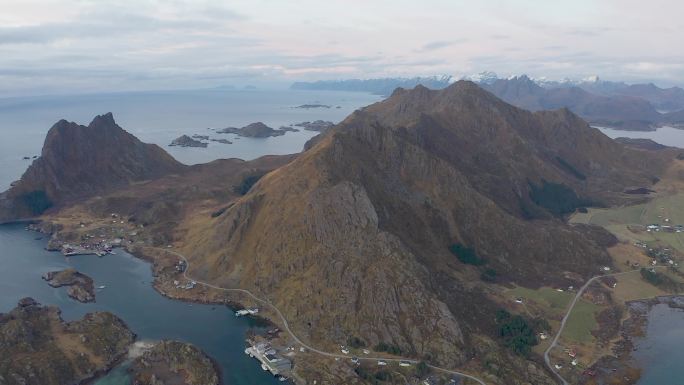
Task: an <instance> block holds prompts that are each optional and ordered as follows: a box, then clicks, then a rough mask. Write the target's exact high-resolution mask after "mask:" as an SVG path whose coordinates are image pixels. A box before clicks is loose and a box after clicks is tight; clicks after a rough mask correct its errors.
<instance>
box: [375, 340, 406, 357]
mask: <svg viewBox="0 0 684 385" xmlns="http://www.w3.org/2000/svg"><path fill="white" fill-rule="evenodd" d="M374 350H375V351H376V352H385V353H389V354H393V355H395V356H400V355H401V348H400V347H398V346H396V345H392V344H388V343H387V342H380V343H378V344H377V345H375V348H374Z"/></svg>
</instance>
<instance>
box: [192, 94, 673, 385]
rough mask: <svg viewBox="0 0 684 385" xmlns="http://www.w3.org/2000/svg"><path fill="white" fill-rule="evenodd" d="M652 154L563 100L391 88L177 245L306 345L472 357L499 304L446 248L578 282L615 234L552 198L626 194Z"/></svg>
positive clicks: (507, 270)
mask: <svg viewBox="0 0 684 385" xmlns="http://www.w3.org/2000/svg"><path fill="white" fill-rule="evenodd" d="M664 164H665V161H664V160H663V159H660V158H657V157H656V156H651V155H644V154H642V153H641V152H637V151H633V150H629V149H626V148H625V147H623V146H622V145H620V144H617V143H615V142H613V141H612V140H610V139H609V138H607V137H605V136H603V135H602V134H601V133H600V132H598V131H597V130H594V129H592V128H590V127H589V126H588V125H587V124H586V123H585V122H584V121H582V120H581V119H579V118H578V117H577V116H575V115H574V114H572V113H570V112H569V111H567V110H561V111H555V112H541V113H530V112H528V111H524V110H520V109H517V108H515V107H513V106H510V105H508V104H506V103H504V102H502V101H501V100H499V99H497V98H496V97H494V96H493V95H491V94H489V93H488V92H485V91H483V90H481V89H480V88H478V87H477V86H476V85H474V84H472V83H468V82H459V83H456V84H454V85H452V86H450V87H449V88H447V89H445V90H441V91H430V90H428V89H426V88H424V87H416V88H415V89H414V90H410V91H406V90H398V91H396V92H395V93H394V94H393V95H392V97H390V98H389V99H387V100H385V101H383V102H380V103H377V104H375V105H372V106H369V107H367V108H365V109H363V110H362V111H359V112H357V113H355V114H353V115H352V116H350V117H349V118H347V119H346V120H345V121H344V122H342V123H341V124H340V125H339V126H337V127H335V128H334V129H332V131H330V132H329V133H328V134H327V135H325V136H323V137H321V138H320V139H318V140H317V141H315V142H314V143H313V144H311V145H310V148H309V149H308V150H307V151H306V152H304V153H303V154H302V155H300V156H299V157H298V158H297V159H296V160H294V161H293V162H292V163H290V164H288V165H286V166H284V167H282V168H280V169H277V170H275V171H273V172H271V173H269V174H267V175H266V176H264V177H263V178H262V179H261V180H260V181H259V182H258V183H257V184H256V185H255V186H254V187H253V188H252V190H251V191H250V193H248V194H247V195H246V196H245V197H243V198H241V199H240V200H238V201H237V202H236V204H234V205H232V206H231V207H229V208H227V210H225V212H223V213H222V214H221V215H219V216H217V217H216V218H214V219H212V220H211V222H209V223H207V224H206V226H196V227H194V228H193V229H192V230H190V234H189V236H188V238H187V239H188V240H192V242H189V243H188V244H187V250H186V252H187V255H191V256H192V257H193V260H192V263H191V266H193V271H192V274H195V275H203V276H205V277H206V278H207V279H209V280H213V281H214V282H217V283H220V284H223V285H234V286H239V287H247V288H251V289H253V290H255V291H257V292H260V293H262V294H263V295H266V296H267V297H269V298H271V299H272V300H273V301H274V302H275V303H276V304H277V305H278V306H279V307H280V308H281V309H283V310H284V313H285V316H286V317H287V318H288V320H290V326H291V327H292V328H293V329H294V330H295V332H296V333H298V334H299V335H302V336H305V338H307V339H310V340H313V341H314V342H318V343H333V342H336V343H345V342H346V341H348V340H349V338H352V337H357V338H359V339H361V340H362V341H364V342H365V343H366V344H367V345H369V346H375V345H376V344H378V343H380V342H385V343H389V344H391V345H394V346H398V347H399V348H400V349H401V350H402V352H404V353H405V354H409V355H413V356H416V357H431V359H432V360H434V361H436V362H441V363H448V364H449V365H451V366H455V365H458V364H461V363H463V362H465V360H466V357H470V356H472V355H476V356H477V355H480V354H485V353H484V352H482V351H478V349H479V348H477V347H476V346H479V344H477V343H474V341H477V340H478V338H480V337H479V336H483V335H484V336H488V335H489V336H491V335H493V334H494V330H495V325H493V319H494V316H493V314H494V312H495V311H496V309H497V307H498V305H497V303H496V302H495V301H494V300H492V298H491V297H490V295H489V294H488V289H487V286H486V285H484V284H482V282H481V281H480V279H479V276H480V270H478V268H474V267H472V266H468V265H466V264H464V263H462V262H461V261H459V260H458V259H457V258H456V257H455V256H453V255H451V254H450V253H449V251H448V248H449V246H450V245H452V244H455V243H458V244H462V245H466V246H467V247H470V248H472V249H474V250H475V251H476V253H477V254H478V255H480V256H481V257H482V258H483V259H485V260H486V261H487V266H488V267H489V268H491V269H494V270H496V272H497V273H498V274H499V276H500V279H502V280H508V281H514V282H517V283H519V284H523V285H528V286H530V285H532V286H534V285H542V284H551V283H554V282H556V283H557V282H562V283H568V281H567V278H565V277H567V276H568V274H570V273H572V274H576V275H575V276H584V277H587V276H589V275H592V274H593V273H594V272H595V271H597V269H598V267H599V266H601V265H603V264H607V263H609V260H610V259H609V257H608V255H607V254H606V252H605V246H606V245H607V244H610V242H612V238H611V237H610V236H608V235H606V234H605V233H603V232H601V231H596V230H593V229H589V228H584V227H580V226H574V227H571V226H567V225H565V224H564V223H563V222H562V221H560V220H558V219H555V218H557V216H558V215H562V213H563V212H564V211H563V210H561V209H568V210H572V209H574V207H576V206H577V205H578V204H584V202H590V201H605V202H617V201H621V200H623V199H626V198H625V197H623V196H622V195H621V192H622V191H623V189H624V186H625V185H650V184H651V183H652V181H653V178H654V177H655V176H656V175H658V173H659V172H661V171H662V167H663V166H664ZM559 208H561V209H559ZM532 218H536V219H535V220H533V219H532ZM572 274H571V275H572ZM504 361H505V360H504ZM510 362H511V365H513V366H515V365H518V363H517V361H516V359H511V360H510ZM520 365H521V366H520V367H518V368H519V369H520V368H522V369H521V370H518V374H517V375H516V376H518V377H519V378H529V376H527V374H525V373H527V369H525V368H526V364H520ZM516 370H517V369H516ZM541 377H543V375H541ZM545 381H546V380H543V381H541V382H537V383H543V382H545ZM549 381H550V380H549Z"/></svg>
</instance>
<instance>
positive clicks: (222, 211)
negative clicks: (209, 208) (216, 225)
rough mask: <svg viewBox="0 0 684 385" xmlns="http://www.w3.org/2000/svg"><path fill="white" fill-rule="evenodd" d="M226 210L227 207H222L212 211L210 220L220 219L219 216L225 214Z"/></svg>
mask: <svg viewBox="0 0 684 385" xmlns="http://www.w3.org/2000/svg"><path fill="white" fill-rule="evenodd" d="M226 210H228V207H227V206H226V207H222V208H220V209H218V210H216V211H214V212H213V213H211V217H212V218H216V217H220V216H221V214H223V213H225V212H226Z"/></svg>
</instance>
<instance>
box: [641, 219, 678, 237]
mask: <svg viewBox="0 0 684 385" xmlns="http://www.w3.org/2000/svg"><path fill="white" fill-rule="evenodd" d="M665 222H670V220H669V219H668V218H665ZM646 231H648V232H660V231H662V232H666V233H681V232H683V231H684V225H674V226H673V225H659V224H657V223H652V224H650V225H646Z"/></svg>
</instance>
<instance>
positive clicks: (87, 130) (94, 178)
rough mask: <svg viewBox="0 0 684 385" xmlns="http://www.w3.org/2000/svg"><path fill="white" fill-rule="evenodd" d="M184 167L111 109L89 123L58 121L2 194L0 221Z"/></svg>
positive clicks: (37, 211) (23, 215)
mask: <svg viewBox="0 0 684 385" xmlns="http://www.w3.org/2000/svg"><path fill="white" fill-rule="evenodd" d="M183 169H184V166H183V165H182V164H180V163H178V162H177V161H175V160H174V159H173V158H172V157H171V156H170V155H168V154H167V153H166V152H164V150H162V149H161V148H159V147H158V146H156V145H153V144H146V143H142V142H140V141H139V140H138V139H137V138H135V137H134V136H133V135H131V134H129V133H128V132H126V131H124V130H123V129H122V128H121V127H119V126H118V125H117V124H116V122H115V121H114V118H113V116H112V114H111V113H108V114H105V115H100V116H97V117H95V119H93V121H92V122H91V123H90V124H89V125H88V126H82V125H78V124H76V123H72V122H67V121H66V120H60V121H59V122H57V123H56V124H55V125H54V126H52V128H50V130H49V132H48V134H47V137H46V138H45V143H44V144H43V150H42V153H41V156H40V157H39V158H38V159H36V160H35V161H34V162H33V164H31V166H30V167H29V168H28V170H26V172H25V173H24V175H23V176H22V177H21V180H20V181H19V182H18V183H17V184H16V185H15V186H14V187H12V188H10V189H9V190H8V191H6V192H5V193H3V194H2V195H0V222H1V221H7V220H12V219H17V218H28V217H34V216H36V215H38V214H40V213H42V212H43V211H45V210H46V209H47V208H49V207H51V206H53V205H59V204H61V203H64V202H66V201H70V200H74V199H78V198H83V197H89V196H92V195H95V194H98V193H102V192H105V191H107V190H110V189H112V188H118V187H121V186H125V185H127V184H129V183H132V182H138V181H142V180H147V179H153V178H157V177H160V176H162V175H165V174H168V173H174V172H179V171H181V170H183Z"/></svg>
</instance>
